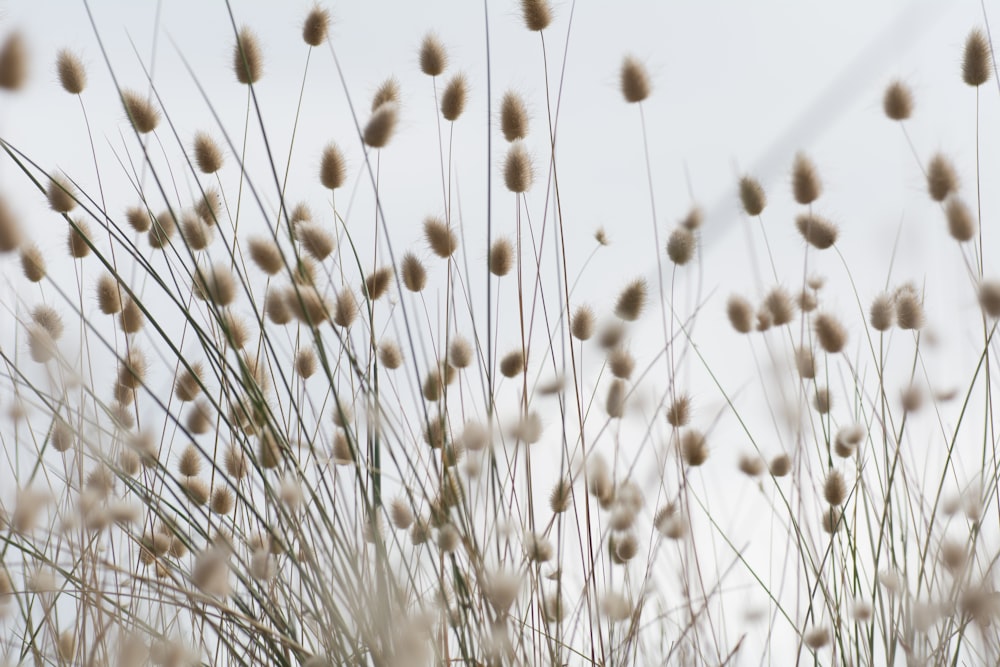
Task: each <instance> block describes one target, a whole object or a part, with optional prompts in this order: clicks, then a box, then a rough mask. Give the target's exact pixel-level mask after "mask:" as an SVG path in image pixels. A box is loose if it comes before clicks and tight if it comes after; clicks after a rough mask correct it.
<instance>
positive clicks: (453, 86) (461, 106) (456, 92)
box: [441, 73, 469, 122]
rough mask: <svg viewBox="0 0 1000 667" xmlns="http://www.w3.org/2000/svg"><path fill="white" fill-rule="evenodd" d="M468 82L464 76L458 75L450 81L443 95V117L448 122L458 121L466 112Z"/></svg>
mask: <svg viewBox="0 0 1000 667" xmlns="http://www.w3.org/2000/svg"><path fill="white" fill-rule="evenodd" d="M468 86H469V84H468V82H467V80H466V78H465V75H464V74H461V73H459V74H456V75H454V76H453V77H451V79H449V80H448V83H447V85H445V87H444V91H443V92H442V93H441V115H442V116H443V117H444V119H445V120H447V121H452V122H454V121H456V120H458V117H459V116H461V115H462V111H464V110H465V100H466V97H467V96H468Z"/></svg>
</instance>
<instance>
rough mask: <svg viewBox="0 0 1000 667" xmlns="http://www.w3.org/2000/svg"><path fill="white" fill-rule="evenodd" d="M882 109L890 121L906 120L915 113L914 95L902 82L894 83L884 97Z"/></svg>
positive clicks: (887, 89)
mask: <svg viewBox="0 0 1000 667" xmlns="http://www.w3.org/2000/svg"><path fill="white" fill-rule="evenodd" d="M882 109H883V110H884V111H885V115H886V116H888V117H889V119H890V120H906V119H907V118H909V117H910V115H911V114H912V113H913V93H912V92H910V87H909V86H907V85H906V84H905V83H903V82H902V81H893V82H892V83H890V84H889V86H888V87H887V88H886V89H885V95H883V96H882Z"/></svg>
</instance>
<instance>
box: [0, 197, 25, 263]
mask: <svg viewBox="0 0 1000 667" xmlns="http://www.w3.org/2000/svg"><path fill="white" fill-rule="evenodd" d="M22 238H23V234H22V233H21V224H20V222H18V219H17V218H16V217H15V216H14V211H13V210H11V208H10V205H9V204H8V203H7V200H6V199H4V198H3V197H2V196H0V252H12V251H14V250H17V248H18V246H20V245H21V239H22Z"/></svg>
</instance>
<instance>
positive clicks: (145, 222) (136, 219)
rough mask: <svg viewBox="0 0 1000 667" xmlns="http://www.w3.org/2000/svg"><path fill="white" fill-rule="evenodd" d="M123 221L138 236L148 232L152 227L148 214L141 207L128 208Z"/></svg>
mask: <svg viewBox="0 0 1000 667" xmlns="http://www.w3.org/2000/svg"><path fill="white" fill-rule="evenodd" d="M125 220H126V221H128V224H129V226H130V227H131V228H132V229H134V230H135V231H137V232H139V233H140V234H142V233H145V232H148V231H149V228H150V226H151V225H152V219H151V218H150V216H149V212H148V211H146V209H145V208H144V207H142V206H130V207H129V208H127V209H125Z"/></svg>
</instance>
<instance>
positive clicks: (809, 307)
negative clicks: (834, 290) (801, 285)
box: [795, 289, 819, 313]
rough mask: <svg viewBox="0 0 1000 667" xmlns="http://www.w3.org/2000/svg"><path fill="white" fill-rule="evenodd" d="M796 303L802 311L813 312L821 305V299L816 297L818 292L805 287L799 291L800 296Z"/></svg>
mask: <svg viewBox="0 0 1000 667" xmlns="http://www.w3.org/2000/svg"><path fill="white" fill-rule="evenodd" d="M795 303H796V305H798V307H799V310H801V311H802V312H804V313H811V312H812V311H814V310H816V307H817V306H818V305H819V300H818V299H817V298H816V294H815V293H814V292H812V291H810V290H808V289H804V290H802V291H801V292H799V296H798V298H797V299H796V300H795Z"/></svg>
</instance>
